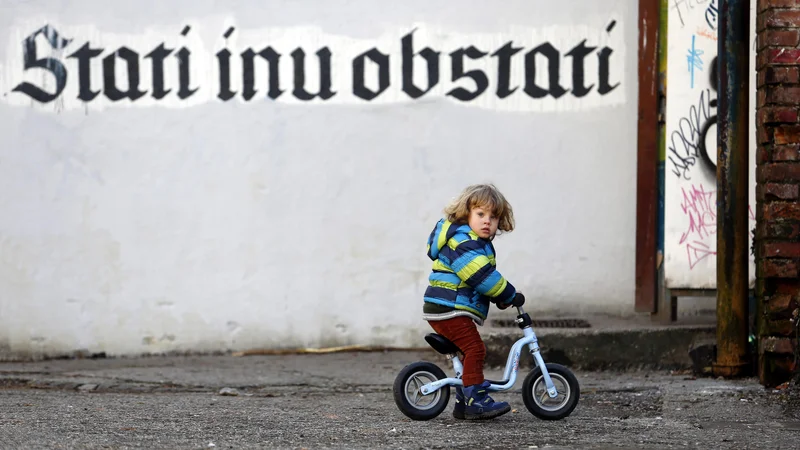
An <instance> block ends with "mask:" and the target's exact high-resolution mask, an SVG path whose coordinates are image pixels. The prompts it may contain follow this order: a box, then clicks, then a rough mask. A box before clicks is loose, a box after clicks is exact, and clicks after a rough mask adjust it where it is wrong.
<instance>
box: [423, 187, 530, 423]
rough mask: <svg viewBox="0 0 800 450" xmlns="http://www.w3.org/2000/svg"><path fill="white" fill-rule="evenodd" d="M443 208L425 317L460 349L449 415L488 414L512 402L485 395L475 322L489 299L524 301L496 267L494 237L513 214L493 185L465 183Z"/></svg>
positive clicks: (431, 250)
mask: <svg viewBox="0 0 800 450" xmlns="http://www.w3.org/2000/svg"><path fill="white" fill-rule="evenodd" d="M444 212H445V218H444V219H441V220H439V222H437V223H436V227H434V229H433V231H432V232H431V234H430V237H428V257H429V258H430V259H432V260H433V271H432V273H431V275H430V276H429V278H428V281H429V285H428V288H427V289H426V290H425V298H424V306H423V318H424V319H425V320H427V321H428V323H429V324H430V325H431V327H432V328H433V329H434V331H436V333H438V334H440V335H442V336H444V337H446V338H447V339H449V340H450V341H452V342H453V343H454V344H455V345H456V346H457V347H458V348H459V349H460V350H461V352H462V353H463V354H464V374H463V376H462V381H463V383H464V388H463V390H462V389H461V388H460V387H459V388H456V406H455V409H454V410H453V416H454V417H456V418H458V419H468V420H474V419H491V418H494V417H497V416H500V415H502V414H505V413H507V412H508V411H510V410H511V407H510V406H509V405H508V403H506V402H495V401H494V400H493V399H492V398H491V397H489V395H488V394H487V390H486V388H487V387H488V386H489V382H488V381H486V380H485V379H484V377H483V363H484V358H485V357H486V347H485V345H484V343H483V340H482V339H481V336H480V334H478V328H477V326H476V324H478V325H483V321H484V320H485V319H486V316H487V314H488V312H489V303H490V302H493V303H495V304H497V306H498V307H499V308H500V309H506V308H508V307H509V306H512V305H514V306H521V305H522V304H523V303H524V301H525V298H524V297H523V296H522V294H519V293H517V292H516V290H515V289H514V286H512V285H511V283H509V282H508V281H506V280H505V279H504V278H503V276H502V275H500V273H499V272H498V271H497V270H495V252H494V246H493V245H492V240H493V239H494V236H495V234H496V233H497V230H498V229H500V230H501V231H506V232H510V231H512V230H513V229H514V213H513V211H512V209H511V205H510V204H509V203H508V201H506V199H505V197H503V194H501V193H500V191H498V190H497V188H495V187H494V186H493V185H491V184H489V185H485V184H482V185H473V186H469V187H467V188H466V189H465V190H464V191H463V192H462V193H461V195H460V196H459V197H458V198H456V199H455V200H454V201H453V202H452V203H451V204H450V205H448V206H447V207H446V208H445V210H444Z"/></svg>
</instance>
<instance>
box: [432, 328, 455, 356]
mask: <svg viewBox="0 0 800 450" xmlns="http://www.w3.org/2000/svg"><path fill="white" fill-rule="evenodd" d="M425 341H426V342H427V343H428V345H430V346H431V347H433V349H434V350H436V351H437V352H439V353H441V354H443V355H451V354H454V353H457V352H460V351H461V350H459V349H458V347H456V344H453V343H452V342H450V340H449V339H447V338H446V337H444V336H442V335H441V334H436V333H429V334H426V335H425Z"/></svg>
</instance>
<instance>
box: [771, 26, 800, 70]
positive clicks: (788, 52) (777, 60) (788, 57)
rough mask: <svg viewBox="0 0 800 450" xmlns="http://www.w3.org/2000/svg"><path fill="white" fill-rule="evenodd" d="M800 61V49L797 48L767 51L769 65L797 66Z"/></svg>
mask: <svg viewBox="0 0 800 450" xmlns="http://www.w3.org/2000/svg"><path fill="white" fill-rule="evenodd" d="M795 31H796V30H795ZM798 61H800V49H797V48H771V49H769V50H768V51H767V63H768V64H792V65H795V64H798Z"/></svg>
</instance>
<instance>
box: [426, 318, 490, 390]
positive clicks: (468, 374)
mask: <svg viewBox="0 0 800 450" xmlns="http://www.w3.org/2000/svg"><path fill="white" fill-rule="evenodd" d="M428 323H429V324H431V328H433V330H434V331H435V332H437V333H438V334H441V335H442V336H444V337H446V338H447V339H450V341H451V342H452V343H453V344H456V346H457V347H458V348H459V349H460V350H461V351H462V352H463V353H464V374H463V375H462V376H461V381H462V382H463V383H464V386H472V385H475V384H481V383H483V380H484V378H483V361H484V359H486V346H485V345H484V344H483V340H482V339H481V335H480V334H478V327H477V326H476V325H475V322H473V320H472V319H470V318H469V317H466V316H459V317H454V318H452V319H447V320H429V321H428Z"/></svg>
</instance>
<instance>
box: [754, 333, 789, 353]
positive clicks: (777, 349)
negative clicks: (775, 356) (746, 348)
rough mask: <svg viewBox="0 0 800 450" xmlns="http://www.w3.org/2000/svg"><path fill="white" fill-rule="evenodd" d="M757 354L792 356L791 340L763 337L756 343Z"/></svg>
mask: <svg viewBox="0 0 800 450" xmlns="http://www.w3.org/2000/svg"><path fill="white" fill-rule="evenodd" d="M758 347H759V353H779V354H788V355H793V354H794V344H793V343H792V339H790V338H787V337H774V336H770V337H765V338H763V339H760V340H759V342H758Z"/></svg>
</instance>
